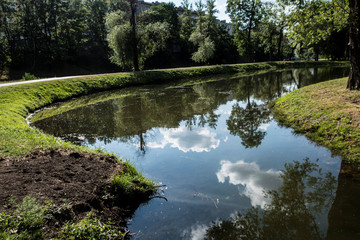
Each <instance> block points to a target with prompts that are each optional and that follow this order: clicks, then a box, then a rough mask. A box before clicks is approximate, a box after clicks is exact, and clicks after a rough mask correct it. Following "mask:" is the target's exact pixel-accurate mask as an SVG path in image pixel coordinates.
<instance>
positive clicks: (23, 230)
mask: <svg viewBox="0 0 360 240" xmlns="http://www.w3.org/2000/svg"><path fill="white" fill-rule="evenodd" d="M10 204H11V205H12V207H11V209H13V210H11V209H9V210H8V212H2V213H1V214H0V239H7V240H12V239H14V240H15V239H16V240H25V239H26V240H29V239H48V238H49V237H48V236H47V233H49V229H50V228H51V226H50V225H51V224H50V223H51V221H50V220H51V219H52V218H54V215H52V214H53V213H54V209H55V210H56V209H57V208H56V207H54V206H52V205H51V204H50V203H47V204H45V205H42V204H40V203H38V201H37V200H36V199H35V198H34V197H31V196H28V197H26V198H24V199H23V201H21V202H20V203H17V202H16V200H14V199H12V200H11V201H10ZM122 230H123V229H122V228H120V227H118V226H116V225H115V224H113V223H111V222H109V221H108V222H104V221H102V220H101V219H100V218H99V217H97V215H96V214H95V213H93V212H90V213H88V214H87V215H86V216H85V217H84V218H83V219H80V220H79V221H78V222H74V221H68V222H65V223H64V224H63V225H62V226H60V227H59V228H58V230H57V233H58V234H56V235H57V236H55V237H54V238H52V239H53V240H60V239H61V240H65V239H72V240H75V239H94V240H108V239H124V238H125V233H124V231H122Z"/></svg>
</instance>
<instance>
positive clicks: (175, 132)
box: [147, 126, 220, 152]
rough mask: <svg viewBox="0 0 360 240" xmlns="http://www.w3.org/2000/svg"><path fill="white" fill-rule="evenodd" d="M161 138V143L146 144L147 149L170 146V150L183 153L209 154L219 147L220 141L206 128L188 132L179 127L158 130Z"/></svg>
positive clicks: (184, 128)
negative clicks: (177, 150)
mask: <svg viewBox="0 0 360 240" xmlns="http://www.w3.org/2000/svg"><path fill="white" fill-rule="evenodd" d="M160 134H161V136H162V139H161V142H150V143H148V145H147V146H148V147H149V148H161V149H163V148H165V147H166V146H167V145H169V144H170V147H172V148H178V149H179V150H181V151H183V152H189V151H192V152H210V150H211V149H216V148H217V147H219V145H220V140H219V139H216V133H212V132H210V130H209V129H206V128H195V129H192V130H189V129H188V128H186V127H184V126H181V127H179V128H176V129H160Z"/></svg>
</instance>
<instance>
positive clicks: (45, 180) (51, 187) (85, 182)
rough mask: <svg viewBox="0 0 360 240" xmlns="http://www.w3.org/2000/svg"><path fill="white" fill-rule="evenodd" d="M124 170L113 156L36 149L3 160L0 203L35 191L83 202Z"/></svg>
mask: <svg viewBox="0 0 360 240" xmlns="http://www.w3.org/2000/svg"><path fill="white" fill-rule="evenodd" d="M116 171H121V167H120V165H117V164H116V161H115V159H114V157H112V156H106V157H105V156H100V155H96V154H90V153H78V152H70V151H64V150H48V151H36V152H34V153H32V154H30V155H28V156H26V157H23V158H20V159H2V161H0V182H1V185H0V204H1V205H3V204H5V203H6V202H7V201H8V200H9V198H10V197H11V196H16V198H17V199H19V200H21V199H23V198H24V197H25V196H28V195H32V196H33V197H35V198H37V199H39V200H51V201H52V202H53V203H54V204H56V205H59V204H62V203H64V201H65V200H66V201H67V202H68V203H69V202H71V203H73V204H75V203H77V202H84V201H86V200H88V199H89V198H91V197H94V196H95V195H94V194H96V193H97V189H98V188H99V187H100V186H103V185H105V184H106V183H108V182H109V178H110V177H111V176H112V175H113V174H114V173H115V172H116Z"/></svg>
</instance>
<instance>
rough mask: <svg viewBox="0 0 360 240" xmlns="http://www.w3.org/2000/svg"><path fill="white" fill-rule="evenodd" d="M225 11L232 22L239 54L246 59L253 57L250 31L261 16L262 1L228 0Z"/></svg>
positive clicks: (256, 24)
mask: <svg viewBox="0 0 360 240" xmlns="http://www.w3.org/2000/svg"><path fill="white" fill-rule="evenodd" d="M227 11H228V12H229V14H230V18H231V21H232V23H233V28H234V33H235V42H236V45H237V48H238V51H239V54H240V55H245V57H246V59H247V60H253V58H254V56H253V55H254V46H253V45H252V39H251V36H252V32H253V30H254V29H255V28H256V27H257V26H258V23H259V22H260V20H261V18H262V3H261V1H260V0H228V1H227Z"/></svg>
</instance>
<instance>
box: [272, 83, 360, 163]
mask: <svg viewBox="0 0 360 240" xmlns="http://www.w3.org/2000/svg"><path fill="white" fill-rule="evenodd" d="M346 82H347V78H341V79H335V80H330V81H326V82H322V83H318V84H314V85H310V86H306V87H304V88H301V89H299V90H296V91H293V92H291V93H289V94H287V95H286V96H283V97H281V98H279V99H277V100H275V101H274V103H273V107H272V108H273V113H274V117H275V119H276V120H278V121H279V122H280V124H282V125H284V126H287V127H291V128H293V129H294V131H295V132H297V133H301V134H304V135H305V136H307V137H308V138H309V139H310V140H312V141H314V142H316V143H317V144H319V145H322V146H325V147H327V148H328V149H330V150H331V152H332V153H334V154H338V155H340V156H341V157H342V158H343V160H344V161H345V162H346V163H350V164H353V165H356V166H359V165H360V130H359V127H360V114H359V110H360V96H359V91H350V90H347V89H346Z"/></svg>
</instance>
